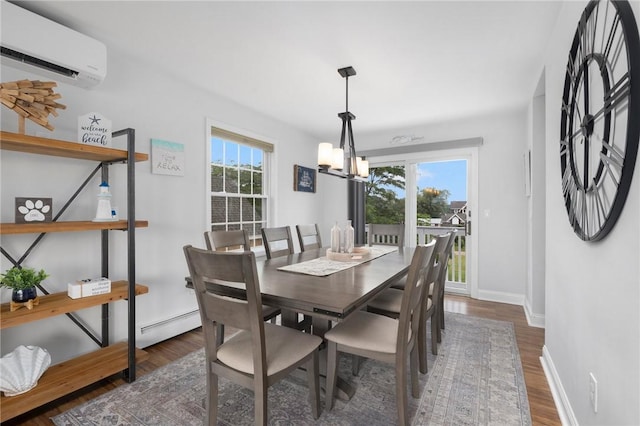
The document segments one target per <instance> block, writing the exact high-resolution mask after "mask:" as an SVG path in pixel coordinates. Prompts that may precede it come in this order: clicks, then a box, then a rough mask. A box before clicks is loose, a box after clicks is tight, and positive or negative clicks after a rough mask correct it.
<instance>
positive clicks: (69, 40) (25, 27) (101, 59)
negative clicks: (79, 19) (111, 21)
mask: <svg viewBox="0 0 640 426" xmlns="http://www.w3.org/2000/svg"><path fill="white" fill-rule="evenodd" d="M0 15H2V27H1V29H0V46H1V47H2V64H3V65H7V66H10V67H13V68H17V69H20V70H24V71H29V72H33V73H36V74H39V75H42V76H46V77H49V78H52V79H54V80H55V81H58V82H60V83H69V84H73V85H76V86H80V87H84V88H91V87H94V86H96V85H98V84H100V83H101V82H102V80H104V78H105V76H106V75H107V48H106V46H105V45H104V44H103V43H101V42H99V41H97V40H94V39H92V38H91V37H87V36H86V35H84V34H80V33H79V32H77V31H74V30H72V29H70V28H67V27H65V26H62V25H60V24H58V23H56V22H53V21H51V20H49V19H46V18H43V17H42V16H40V15H36V14H35V13H32V12H29V11H28V10H26V9H23V8H21V7H19V6H16V5H14V4H11V3H8V2H6V1H4V0H2V4H1V5H0Z"/></svg>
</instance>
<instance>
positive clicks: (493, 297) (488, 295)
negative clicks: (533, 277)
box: [478, 290, 524, 306]
mask: <svg viewBox="0 0 640 426" xmlns="http://www.w3.org/2000/svg"><path fill="white" fill-rule="evenodd" d="M478 300H486V301H487V302H498V303H508V304H509V305H520V306H524V294H517V293H505V292H503V291H491V290H478Z"/></svg>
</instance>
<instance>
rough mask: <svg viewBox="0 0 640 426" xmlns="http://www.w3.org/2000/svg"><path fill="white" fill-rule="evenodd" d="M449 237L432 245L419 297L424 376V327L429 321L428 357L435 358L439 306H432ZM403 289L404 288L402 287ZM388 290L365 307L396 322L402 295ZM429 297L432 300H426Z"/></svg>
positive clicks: (438, 238)
mask: <svg viewBox="0 0 640 426" xmlns="http://www.w3.org/2000/svg"><path fill="white" fill-rule="evenodd" d="M449 239H450V238H449V234H444V235H439V236H437V237H436V238H435V239H434V240H432V242H431V243H433V244H435V248H434V249H433V255H432V257H431V259H430V260H429V262H430V263H431V267H430V268H429V274H428V275H427V276H426V278H425V283H426V289H425V293H424V294H423V295H422V299H423V300H422V307H423V310H422V313H421V318H422V325H424V331H422V332H421V333H420V335H419V336H418V353H419V356H420V372H421V373H423V374H424V373H426V372H427V349H426V348H427V342H426V339H427V336H426V323H427V321H428V320H431V353H433V354H434V355H437V354H438V340H437V333H438V331H439V322H438V318H439V315H440V312H439V305H438V304H437V303H436V302H435V301H437V300H438V296H439V294H440V286H441V282H442V281H441V280H440V275H441V273H442V270H443V265H442V261H443V259H446V255H445V250H446V248H447V243H448V241H449ZM405 289H406V286H405ZM405 289H403V290H399V289H395V288H388V289H386V290H384V291H382V292H381V293H380V294H379V295H378V296H376V298H375V299H373V300H372V301H370V302H369V303H368V304H367V310H368V311H369V312H374V313H377V314H381V315H386V316H388V317H391V318H399V317H400V313H401V309H402V298H403V297H404V291H405ZM429 294H432V297H429Z"/></svg>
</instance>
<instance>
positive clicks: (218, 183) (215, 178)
mask: <svg viewBox="0 0 640 426" xmlns="http://www.w3.org/2000/svg"><path fill="white" fill-rule="evenodd" d="M223 173H224V168H223V167H221V166H213V165H212V166H211V192H222V191H224V187H223V184H224V177H223Z"/></svg>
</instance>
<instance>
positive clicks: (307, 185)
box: [293, 164, 316, 192]
mask: <svg viewBox="0 0 640 426" xmlns="http://www.w3.org/2000/svg"><path fill="white" fill-rule="evenodd" d="M293 190H294V191H301V192H316V170H315V169H311V168H309V167H303V166H299V165H297V164H294V166H293Z"/></svg>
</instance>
